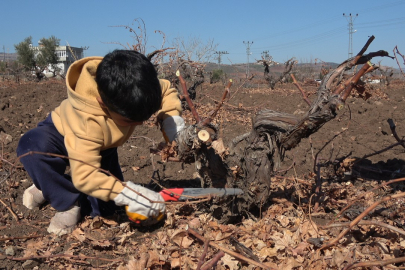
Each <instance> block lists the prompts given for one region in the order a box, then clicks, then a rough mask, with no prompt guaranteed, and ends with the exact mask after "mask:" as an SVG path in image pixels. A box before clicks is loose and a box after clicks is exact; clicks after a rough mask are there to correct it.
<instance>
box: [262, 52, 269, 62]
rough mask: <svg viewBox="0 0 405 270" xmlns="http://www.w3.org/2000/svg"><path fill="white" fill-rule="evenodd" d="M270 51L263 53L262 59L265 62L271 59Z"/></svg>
mask: <svg viewBox="0 0 405 270" xmlns="http://www.w3.org/2000/svg"><path fill="white" fill-rule="evenodd" d="M269 56H270V55H269V51H263V52H262V58H263V60H267V59H268V58H269Z"/></svg>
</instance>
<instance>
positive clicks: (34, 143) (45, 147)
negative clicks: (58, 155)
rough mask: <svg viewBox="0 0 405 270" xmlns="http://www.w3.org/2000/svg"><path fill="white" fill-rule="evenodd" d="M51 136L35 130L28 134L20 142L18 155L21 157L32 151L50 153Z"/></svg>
mask: <svg viewBox="0 0 405 270" xmlns="http://www.w3.org/2000/svg"><path fill="white" fill-rule="evenodd" d="M48 137H49V136H47V135H46V132H40V130H39V129H38V128H34V129H32V130H29V131H28V132H26V133H25V134H24V135H23V136H22V137H21V138H20V141H19V142H18V146H17V155H18V156H21V155H23V154H25V153H28V152H30V151H38V152H48V151H49V150H51V149H50V144H49V138H48Z"/></svg>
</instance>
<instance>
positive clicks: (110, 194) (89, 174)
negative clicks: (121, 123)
mask: <svg viewBox="0 0 405 270" xmlns="http://www.w3.org/2000/svg"><path fill="white" fill-rule="evenodd" d="M65 145H66V149H67V151H68V155H69V158H70V160H69V163H70V169H71V175H72V182H73V185H74V186H75V187H76V188H77V189H78V190H79V191H80V192H83V193H85V194H87V195H90V196H92V197H95V198H97V199H100V200H103V201H109V200H113V199H114V198H115V197H116V196H117V195H118V194H119V193H120V192H121V191H122V190H123V188H124V186H123V185H122V183H121V182H120V181H119V180H117V179H115V178H114V177H112V176H110V175H108V174H106V173H104V172H102V171H101V170H100V169H99V168H101V154H100V149H101V145H102V141H101V140H100V141H97V140H95V139H94V138H86V137H85V136H78V135H77V134H76V135H75V134H66V135H65Z"/></svg>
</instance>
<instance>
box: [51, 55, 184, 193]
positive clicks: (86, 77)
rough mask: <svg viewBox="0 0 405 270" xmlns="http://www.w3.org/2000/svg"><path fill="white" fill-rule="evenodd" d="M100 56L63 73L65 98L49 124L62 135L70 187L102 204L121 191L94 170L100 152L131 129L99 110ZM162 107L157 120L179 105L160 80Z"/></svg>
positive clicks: (171, 90) (117, 143) (175, 95)
mask: <svg viewBox="0 0 405 270" xmlns="http://www.w3.org/2000/svg"><path fill="white" fill-rule="evenodd" d="M102 59H103V58H102V57H87V58H83V59H80V60H78V61H76V62H74V63H73V64H72V65H71V66H70V68H69V70H68V72H67V74H66V84H67V93H68V98H67V99H65V100H64V101H62V103H61V104H60V106H59V107H57V108H56V109H55V110H54V111H53V112H52V114H51V116H52V121H53V123H54V125H55V127H56V129H57V130H58V131H59V133H60V134H62V136H64V140H65V146H66V149H67V152H68V155H69V158H70V159H69V162H70V169H71V175H72V181H73V184H74V186H75V187H76V188H77V189H78V190H79V191H80V192H83V193H85V194H87V195H90V196H92V197H95V198H98V199H101V200H103V201H109V200H113V199H114V198H115V197H116V196H117V195H118V193H120V192H121V191H122V189H123V188H124V187H123V185H122V184H121V182H120V181H118V180H116V179H114V178H113V177H112V176H108V175H106V174H105V173H103V172H101V171H100V170H98V168H100V166H101V155H100V151H102V150H106V149H109V148H113V147H117V146H121V145H123V144H124V143H125V142H126V141H127V140H128V139H129V137H130V136H131V135H132V132H133V131H134V129H135V126H132V127H131V126H129V127H122V126H117V125H116V124H115V123H114V122H113V121H112V119H111V118H109V117H108V116H107V115H106V114H105V113H104V111H103V110H102V109H101V107H100V105H99V103H98V102H97V100H96V97H99V94H98V89H97V84H96V81H95V76H96V70H97V66H98V64H99V63H100V62H101V60H102ZM160 86H161V89H162V105H161V108H160V110H159V111H158V114H157V115H158V117H159V118H161V119H165V118H167V117H169V116H175V115H180V113H181V102H180V100H179V98H178V93H177V90H176V89H175V88H171V87H170V82H169V81H167V80H160Z"/></svg>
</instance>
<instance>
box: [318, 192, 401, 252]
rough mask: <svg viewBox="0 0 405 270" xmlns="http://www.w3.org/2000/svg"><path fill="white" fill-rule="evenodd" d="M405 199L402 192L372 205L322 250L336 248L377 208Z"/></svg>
mask: <svg viewBox="0 0 405 270" xmlns="http://www.w3.org/2000/svg"><path fill="white" fill-rule="evenodd" d="M402 197H405V192H401V193H398V194H394V195H389V196H386V197H384V198H382V199H381V200H379V201H376V202H374V203H373V204H372V205H370V206H369V207H368V208H367V209H366V210H364V211H363V213H361V214H360V215H358V216H357V217H356V218H355V219H354V220H353V221H351V222H350V224H349V226H348V228H347V229H345V230H343V231H342V232H341V233H340V234H339V235H338V236H337V237H336V238H335V239H333V240H332V241H330V242H328V243H326V244H324V245H323V246H322V247H321V249H327V248H329V247H332V246H334V245H335V244H336V243H337V242H338V241H339V240H340V239H341V238H342V237H343V236H345V235H346V234H347V233H348V232H350V230H351V229H352V228H353V227H354V226H355V225H357V224H358V223H359V222H360V221H361V220H362V219H363V218H364V217H365V216H367V215H368V213H370V212H371V211H372V210H373V209H374V208H376V207H377V206H378V205H379V204H381V203H383V202H386V201H389V200H392V199H398V198H402Z"/></svg>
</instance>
